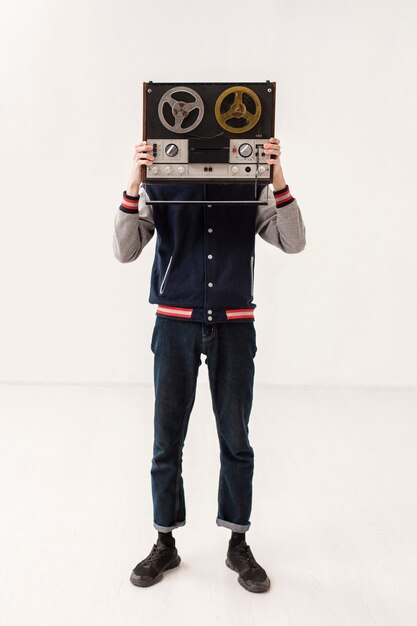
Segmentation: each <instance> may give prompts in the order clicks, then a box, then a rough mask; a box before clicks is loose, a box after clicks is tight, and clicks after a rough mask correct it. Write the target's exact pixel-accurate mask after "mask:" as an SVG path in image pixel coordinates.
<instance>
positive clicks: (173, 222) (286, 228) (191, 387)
mask: <svg viewBox="0 0 417 626" xmlns="http://www.w3.org/2000/svg"><path fill="white" fill-rule="evenodd" d="M151 150H153V147H152V146H151V145H147V144H146V142H145V141H142V142H140V143H137V144H136V145H135V154H134V158H133V168H132V172H131V174H130V177H129V181H128V185H127V189H126V191H124V192H123V201H122V204H121V205H120V206H119V208H118V210H117V212H116V216H115V221H114V236H113V250H114V254H115V256H116V258H117V259H118V260H119V261H120V262H121V263H129V262H132V261H134V260H135V259H137V258H138V256H139V255H140V254H141V252H142V250H143V248H144V247H145V246H146V245H147V243H148V242H149V241H150V239H151V238H152V237H153V235H154V232H155V231H156V232H157V242H156V248H155V257H154V263H153V267H152V273H151V287H150V296H149V302H151V303H153V304H155V305H157V310H156V319H155V326H154V329H153V334H152V341H151V349H152V352H153V353H154V385H155V413H154V445H153V457H152V464H151V481H152V497H153V508H154V511H153V517H154V519H153V525H154V527H155V528H156V530H157V531H158V537H157V541H156V543H155V544H154V545H153V547H152V550H151V552H150V553H149V554H148V556H147V557H146V558H145V559H143V560H142V561H140V563H138V565H137V566H136V567H135V568H134V570H133V572H132V574H131V577H130V580H131V582H132V583H133V584H134V585H137V586H140V587H147V586H150V585H153V584H155V583H156V582H158V581H159V580H161V578H162V576H163V572H164V571H166V570H168V569H172V568H174V567H177V566H178V565H179V564H180V562H181V558H180V556H179V554H178V550H177V548H176V547H175V539H174V537H173V536H172V531H173V530H174V529H175V528H178V527H180V526H183V525H184V524H185V497H184V485H183V479H182V453H183V446H184V441H185V437H186V433H187V427H188V421H189V417H190V413H191V411H192V408H193V405H194V400H195V391H196V383H197V375H198V368H199V366H200V364H201V354H204V355H205V356H206V359H205V363H206V364H207V366H208V373H209V381H210V391H211V398H212V404H213V412H214V415H215V418H216V428H217V433H218V437H219V445H220V460H221V464H220V465H221V468H220V476H219V492H218V514H217V518H216V523H217V525H218V526H223V527H225V528H228V529H229V530H231V537H230V540H229V544H228V550H227V558H226V565H227V566H228V567H229V568H230V569H232V570H234V571H236V572H238V573H239V577H238V582H239V583H240V584H241V585H242V586H243V587H244V588H245V589H247V590H248V591H252V592H263V591H267V590H268V589H269V588H270V580H269V577H268V576H267V574H266V571H265V569H264V568H263V567H261V565H259V563H257V561H256V560H255V557H254V556H253V553H252V551H251V548H250V546H249V545H248V544H247V543H246V538H245V533H246V531H247V530H249V527H250V525H251V522H250V520H249V517H250V512H251V507H252V478H253V470H254V452H253V448H252V447H251V445H250V442H249V437H248V432H249V429H248V424H249V416H250V412H251V408H252V398H253V382H254V357H255V354H256V351H257V346H256V332H255V326H254V309H255V307H256V304H255V303H254V302H253V290H254V261H255V237H256V234H259V235H260V237H262V238H263V239H264V240H265V241H267V242H268V243H270V244H272V245H274V246H276V247H277V248H279V249H280V250H282V251H283V252H285V253H290V254H294V253H299V252H301V251H302V250H303V249H304V247H305V243H306V242H305V226H304V223H303V219H302V216H301V212H300V209H299V207H298V204H297V201H296V199H295V198H294V197H293V196H292V195H291V192H290V190H289V187H288V185H287V184H286V182H285V180H284V176H283V172H282V168H281V163H280V154H281V149H280V141H279V139H277V138H275V137H271V138H270V139H269V141H268V142H266V143H265V144H264V150H265V153H266V154H269V155H270V157H269V158H268V159H267V163H269V164H270V165H271V166H272V167H273V182H272V190H271V186H270V185H267V184H263V185H262V184H258V188H259V190H260V191H259V193H258V195H257V199H259V200H261V201H262V200H265V199H266V200H268V204H266V205H262V204H259V205H256V204H251V203H250V200H253V199H254V196H253V193H254V185H253V184H252V185H249V184H247V183H246V184H239V183H233V184H224V183H223V184H218V185H217V184H214V183H210V184H207V185H206V184H204V183H199V184H196V183H193V182H192V181H189V182H187V183H180V184H176V185H175V184H155V185H154V184H149V183H146V184H144V183H142V182H141V170H142V166H143V165H145V166H148V165H151V164H152V162H153V160H154V156H153V155H152V154H150V153H149V151H151ZM229 199H235V200H240V201H242V200H246V201H249V203H246V204H243V203H242V204H239V203H237V204H230V205H227V204H224V205H222V204H210V203H209V201H210V200H229ZM157 200H166V201H168V204H158V203H157V202H156V201H157ZM181 200H197V201H198V200H199V201H201V204H184V203H183V204H181ZM174 201H176V202H174ZM146 202H149V203H150V204H146ZM152 202H154V204H152ZM171 203H172V204H171Z"/></svg>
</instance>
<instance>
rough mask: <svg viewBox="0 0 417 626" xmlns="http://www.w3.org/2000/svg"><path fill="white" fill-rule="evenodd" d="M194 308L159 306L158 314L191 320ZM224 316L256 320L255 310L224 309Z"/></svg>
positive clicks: (233, 318)
mask: <svg viewBox="0 0 417 626" xmlns="http://www.w3.org/2000/svg"><path fill="white" fill-rule="evenodd" d="M193 311H194V309H193V308H191V309H190V308H184V307H178V306H167V305H165V304H164V305H162V304H158V305H157V309H156V312H155V313H156V314H158V313H161V314H162V315H171V316H172V317H183V318H191V316H192V314H193ZM224 314H225V315H226V319H227V320H235V319H243V318H245V319H246V318H252V319H254V318H255V316H254V309H224Z"/></svg>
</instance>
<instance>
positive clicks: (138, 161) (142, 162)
mask: <svg viewBox="0 0 417 626" xmlns="http://www.w3.org/2000/svg"><path fill="white" fill-rule="evenodd" d="M152 163H153V159H141V158H140V157H136V159H135V164H136V165H140V164H146V165H151V164H152Z"/></svg>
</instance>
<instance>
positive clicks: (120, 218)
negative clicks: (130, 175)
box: [113, 186, 155, 263]
mask: <svg viewBox="0 0 417 626" xmlns="http://www.w3.org/2000/svg"><path fill="white" fill-rule="evenodd" d="M145 202H150V200H149V196H148V194H147V193H146V190H145V189H144V187H142V186H140V187H139V206H138V212H136V213H134V212H128V213H126V212H124V211H122V208H121V206H120V207H119V208H118V209H117V212H116V215H115V217H114V231H113V251H114V255H115V257H116V259H117V260H118V261H120V262H121V263H131V262H132V261H135V259H137V258H138V256H139V255H140V254H141V252H142V250H143V248H144V247H145V246H146V244H147V243H149V241H150V240H151V239H152V237H153V235H154V232H155V223H154V219H153V214H152V205H151V204H148V205H146V204H145Z"/></svg>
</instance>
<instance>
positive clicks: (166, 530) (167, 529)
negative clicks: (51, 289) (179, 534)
mask: <svg viewBox="0 0 417 626" xmlns="http://www.w3.org/2000/svg"><path fill="white" fill-rule="evenodd" d="M153 525H154V528H156V530H158V531H161V532H162V533H169V532H170V531H171V530H174V528H178V526H185V520H184V521H182V522H177V523H176V524H175V525H174V526H160V525H159V524H156V523H155V522H154V523H153Z"/></svg>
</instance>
